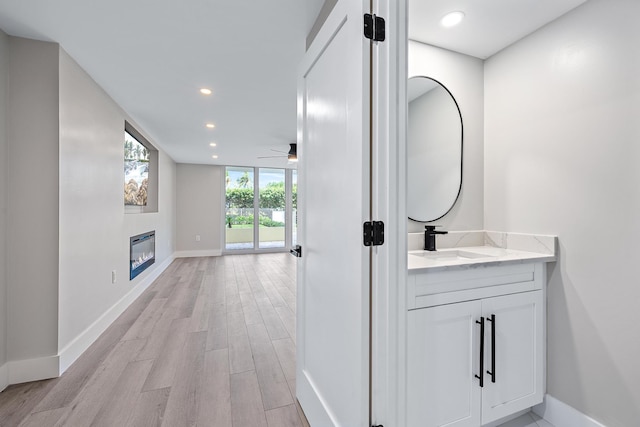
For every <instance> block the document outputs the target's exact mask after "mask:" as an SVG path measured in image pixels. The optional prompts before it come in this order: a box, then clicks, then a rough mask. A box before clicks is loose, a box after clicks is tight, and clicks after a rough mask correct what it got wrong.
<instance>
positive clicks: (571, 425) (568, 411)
mask: <svg viewBox="0 0 640 427" xmlns="http://www.w3.org/2000/svg"><path fill="white" fill-rule="evenodd" d="M532 411H533V413H535V414H536V415H539V416H540V417H542V418H544V419H545V421H548V422H550V423H551V424H553V425H554V426H558V427H605V425H604V424H601V423H599V422H598V421H596V420H594V419H593V418H591V417H589V416H587V415H585V414H583V413H582V412H580V411H578V410H577V409H574V408H572V407H571V406H569V405H567V404H566V403H564V402H561V401H559V400H558V399H556V398H555V397H553V396H550V395H548V394H547V395H545V396H544V401H543V402H542V403H541V404H539V405H536V406H534V407H533V408H532Z"/></svg>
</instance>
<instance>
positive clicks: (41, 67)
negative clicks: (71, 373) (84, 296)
mask: <svg viewBox="0 0 640 427" xmlns="http://www.w3.org/2000/svg"><path fill="white" fill-rule="evenodd" d="M9 40H10V42H9V81H10V84H9V86H8V95H9V96H8V99H9V104H8V112H9V114H8V120H7V122H8V123H7V132H8V168H7V170H8V172H7V173H8V199H7V200H8V209H7V221H8V222H7V223H8V226H7V240H6V244H7V248H8V249H10V250H7V301H8V304H7V305H8V307H7V313H8V318H7V357H8V359H9V360H10V361H14V360H30V359H38V360H40V359H45V360H49V359H51V358H52V357H55V355H56V354H57V350H58V155H59V147H58V52H59V49H58V45H57V44H53V43H45V42H38V41H33V40H27V39H22V38H16V37H10V39H9ZM49 375H50V373H49Z"/></svg>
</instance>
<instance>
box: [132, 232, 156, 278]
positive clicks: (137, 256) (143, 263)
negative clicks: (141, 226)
mask: <svg viewBox="0 0 640 427" xmlns="http://www.w3.org/2000/svg"><path fill="white" fill-rule="evenodd" d="M155 252H156V232H155V230H154V231H149V232H147V233H142V234H138V235H137V236H133V237H131V238H130V239H129V255H130V256H129V280H133V278H134V277H136V276H137V275H138V274H140V273H142V272H143V271H144V270H146V269H147V268H149V266H150V265H151V264H153V263H154V262H156V256H155Z"/></svg>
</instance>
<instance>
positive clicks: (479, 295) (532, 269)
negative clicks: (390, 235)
mask: <svg viewBox="0 0 640 427" xmlns="http://www.w3.org/2000/svg"><path fill="white" fill-rule="evenodd" d="M545 275H546V274H545V267H544V264H543V263H529V264H515V265H498V266H487V267H481V268H474V269H460V270H456V269H452V270H446V271H432V272H429V271H427V272H424V273H418V274H412V275H410V280H409V290H410V292H409V294H410V295H411V296H410V298H411V299H412V300H413V302H411V301H409V305H410V306H412V305H413V309H412V310H410V311H409V312H408V318H407V319H408V324H407V421H408V426H410V427H414V426H415V427H417V426H420V427H436V426H449V427H454V426H455V427H479V426H481V425H485V424H487V423H491V422H493V421H496V420H499V419H501V418H504V417H506V416H509V415H511V414H514V413H517V412H519V411H521V410H524V409H527V408H529V407H531V406H534V405H536V404H538V403H540V402H542V398H543V394H544V378H545V373H544V359H545V323H546V322H545V311H546V310H545V303H544V300H545V297H544V280H545ZM492 374H493V375H492ZM478 377H481V378H478Z"/></svg>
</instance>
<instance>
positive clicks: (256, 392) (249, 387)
mask: <svg viewBox="0 0 640 427" xmlns="http://www.w3.org/2000/svg"><path fill="white" fill-rule="evenodd" d="M231 417H232V421H233V427H261V426H263V427H264V426H266V425H267V419H266V417H265V414H264V406H262V396H261V395H260V387H259V386H258V377H257V376H256V372H255V371H247V372H241V373H239V374H232V375H231Z"/></svg>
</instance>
